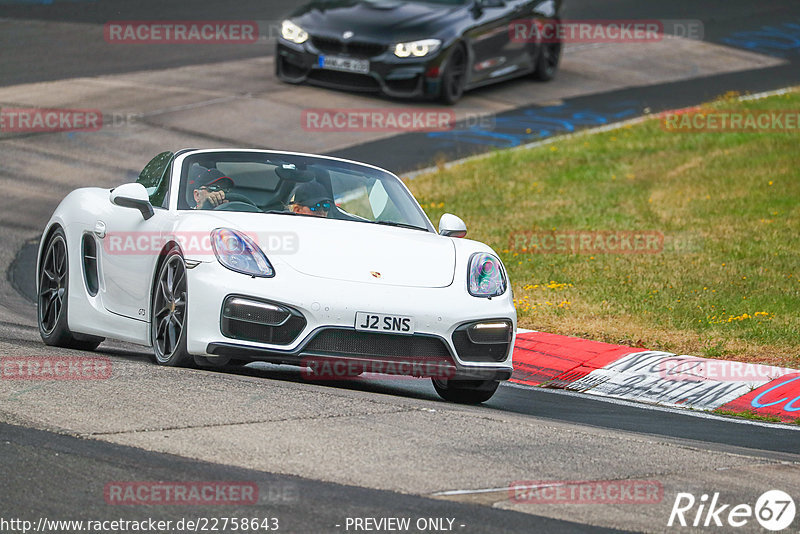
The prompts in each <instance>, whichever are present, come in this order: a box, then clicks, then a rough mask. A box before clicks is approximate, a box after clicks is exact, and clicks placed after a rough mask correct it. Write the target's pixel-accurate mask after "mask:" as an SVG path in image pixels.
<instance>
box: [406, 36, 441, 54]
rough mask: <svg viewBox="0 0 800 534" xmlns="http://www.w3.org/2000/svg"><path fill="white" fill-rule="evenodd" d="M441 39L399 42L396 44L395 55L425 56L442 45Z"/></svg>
mask: <svg viewBox="0 0 800 534" xmlns="http://www.w3.org/2000/svg"><path fill="white" fill-rule="evenodd" d="M441 44H442V42H441V41H440V40H439V39H423V40H421V41H411V42H409V43H397V44H396V45H394V55H396V56H397V57H411V56H414V57H425V56H427V55H428V54H433V53H434V52H436V51H437V50H438V49H439V47H440V46H441Z"/></svg>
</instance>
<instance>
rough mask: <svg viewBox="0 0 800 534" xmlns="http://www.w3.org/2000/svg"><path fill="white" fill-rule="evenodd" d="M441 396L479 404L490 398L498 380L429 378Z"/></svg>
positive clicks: (452, 400) (462, 402)
mask: <svg viewBox="0 0 800 534" xmlns="http://www.w3.org/2000/svg"><path fill="white" fill-rule="evenodd" d="M431 381H432V382H433V388H434V389H435V390H436V393H438V394H439V396H440V397H441V398H443V399H444V400H446V401H450V402H457V403H459V404H480V403H482V402H486V401H488V400H489V399H491V398H492V395H494V392H495V391H497V387H498V386H499V385H500V382H498V381H497V380H450V379H447V378H441V379H440V378H431Z"/></svg>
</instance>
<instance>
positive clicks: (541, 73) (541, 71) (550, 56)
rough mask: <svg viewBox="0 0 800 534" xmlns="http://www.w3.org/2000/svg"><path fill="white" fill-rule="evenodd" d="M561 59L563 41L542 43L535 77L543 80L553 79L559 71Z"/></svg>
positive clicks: (534, 73) (534, 72)
mask: <svg viewBox="0 0 800 534" xmlns="http://www.w3.org/2000/svg"><path fill="white" fill-rule="evenodd" d="M560 61H561V42H557V43H541V45H540V46H539V59H538V60H537V61H536V69H534V71H533V77H534V78H535V79H537V80H540V81H543V82H547V81H550V80H552V79H553V78H554V77H555V75H556V72H557V71H558V64H559V62H560Z"/></svg>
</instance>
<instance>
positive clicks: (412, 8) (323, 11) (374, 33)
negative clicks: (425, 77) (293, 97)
mask: <svg viewBox="0 0 800 534" xmlns="http://www.w3.org/2000/svg"><path fill="white" fill-rule="evenodd" d="M464 9H466V8H465V6H463V5H456V6H453V5H444V4H434V3H424V2H401V1H397V0H345V1H334V2H313V3H311V4H308V5H306V6H304V7H302V8H300V9H298V10H297V11H295V12H294V13H293V14H292V16H291V19H292V20H293V21H294V22H295V23H297V24H299V25H300V26H301V27H302V28H303V29H305V30H307V31H309V32H311V34H312V35H324V36H327V37H336V38H339V37H340V36H341V35H342V33H343V32H345V31H351V32H353V34H354V36H353V38H352V39H353V40H354V41H359V40H368V41H378V42H387V41H398V40H405V39H419V38H427V37H437V35H436V32H438V31H439V30H441V29H443V28H445V27H447V26H448V24H450V23H451V22H452V19H453V17H454V15H456V13H458V12H459V11H462V10H464Z"/></svg>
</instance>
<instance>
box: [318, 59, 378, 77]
mask: <svg viewBox="0 0 800 534" xmlns="http://www.w3.org/2000/svg"><path fill="white" fill-rule="evenodd" d="M319 67H320V68H321V69H329V70H341V71H344V72H358V73H361V74H367V73H369V60H366V59H353V58H349V57H339V56H319Z"/></svg>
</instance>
